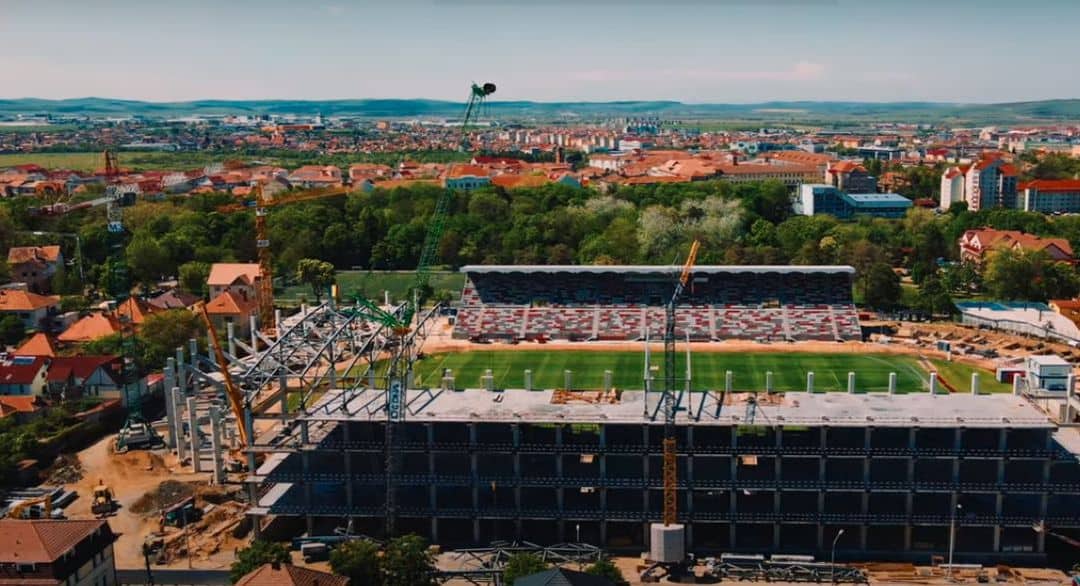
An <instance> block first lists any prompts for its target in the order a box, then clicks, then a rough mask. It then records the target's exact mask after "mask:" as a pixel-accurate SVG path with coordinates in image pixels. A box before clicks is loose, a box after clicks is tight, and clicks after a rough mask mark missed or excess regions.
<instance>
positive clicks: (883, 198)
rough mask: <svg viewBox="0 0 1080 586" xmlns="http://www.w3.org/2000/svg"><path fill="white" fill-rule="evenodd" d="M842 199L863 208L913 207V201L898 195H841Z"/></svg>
mask: <svg viewBox="0 0 1080 586" xmlns="http://www.w3.org/2000/svg"><path fill="white" fill-rule="evenodd" d="M840 197H842V198H844V199H846V200H847V202H848V203H849V204H851V205H854V206H858V207H861V208H885V207H888V208H893V207H897V206H903V207H911V200H910V199H908V198H906V197H904V196H902V195H900V194H898V193H841V194H840Z"/></svg>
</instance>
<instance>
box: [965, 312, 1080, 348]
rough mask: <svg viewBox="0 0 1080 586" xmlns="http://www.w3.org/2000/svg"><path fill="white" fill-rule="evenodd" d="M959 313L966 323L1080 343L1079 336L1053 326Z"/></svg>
mask: <svg viewBox="0 0 1080 586" xmlns="http://www.w3.org/2000/svg"><path fill="white" fill-rule="evenodd" d="M961 315H962V317H961V321H962V323H964V324H966V325H972V326H978V327H983V328H992V329H995V330H1004V331H1007V332H1013V333H1017V334H1026V335H1029V336H1035V337H1038V338H1043V339H1049V340H1058V341H1061V342H1065V343H1066V344H1072V345H1080V338H1074V337H1072V336H1070V335H1068V334H1063V333H1061V332H1059V331H1057V330H1054V329H1053V328H1048V327H1045V326H1039V325H1036V324H1033V323H1029V322H1023V321H1018V320H1013V319H990V318H986V317H982V316H977V315H972V314H970V313H966V312H965V313H962V314H961Z"/></svg>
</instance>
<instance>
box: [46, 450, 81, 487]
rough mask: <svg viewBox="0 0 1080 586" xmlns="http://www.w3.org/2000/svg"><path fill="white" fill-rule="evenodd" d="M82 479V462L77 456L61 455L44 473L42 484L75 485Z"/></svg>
mask: <svg viewBox="0 0 1080 586" xmlns="http://www.w3.org/2000/svg"><path fill="white" fill-rule="evenodd" d="M82 478H83V467H82V462H79V457H78V456H76V455H75V454H60V456H58V457H57V458H56V461H55V462H53V464H52V466H49V467H48V468H46V469H45V470H44V471H43V472H42V484H49V485H60V484H75V483H76V482H78V481H80V480H82Z"/></svg>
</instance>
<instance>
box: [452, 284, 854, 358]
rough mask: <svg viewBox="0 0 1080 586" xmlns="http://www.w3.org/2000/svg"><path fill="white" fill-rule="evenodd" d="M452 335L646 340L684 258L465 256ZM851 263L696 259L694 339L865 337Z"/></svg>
mask: <svg viewBox="0 0 1080 586" xmlns="http://www.w3.org/2000/svg"><path fill="white" fill-rule="evenodd" d="M461 270H462V272H464V273H465V274H466V276H467V279H466V282H465V288H464V290H463V292H462V296H461V307H460V309H459V310H458V314H457V324H456V329H455V333H454V335H455V336H456V337H459V338H466V339H472V340H528V339H539V338H545V337H546V338H554V339H566V340H579V341H587V340H643V339H646V338H652V339H656V338H658V337H659V336H660V335H661V332H662V331H663V327H664V309H663V308H664V303H665V301H666V300H667V298H668V297H669V296H670V295H671V288H672V283H673V282H674V279H675V277H676V271H677V268H675V267H664V266H475V265H474V266H466V267H463V268H462V269H461ZM854 272H855V271H854V269H853V268H851V267H848V266H698V267H696V268H695V269H694V277H693V281H692V283H690V285H689V286H688V288H687V292H686V293H685V294H684V296H683V298H682V300H681V301H680V303H679V307H678V310H677V313H676V320H677V325H676V329H677V331H679V332H680V337H681V338H685V337H689V339H691V340H694V341H711V340H724V339H751V340H761V341H798V340H823V341H844V340H857V339H859V338H860V330H859V321H858V316H857V314H856V312H855V305H854V303H853V301H852V298H851V279H852V275H853V274H854Z"/></svg>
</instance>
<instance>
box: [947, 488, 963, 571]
mask: <svg viewBox="0 0 1080 586" xmlns="http://www.w3.org/2000/svg"><path fill="white" fill-rule="evenodd" d="M963 509H964V506H963V505H961V504H960V503H956V508H955V509H953V511H952V517H951V518H950V519H949V569H947V570H946V571H945V579H946V580H949V581H951V580H952V560H953V550H954V549H955V548H956V513H957V511H961V510H963Z"/></svg>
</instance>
